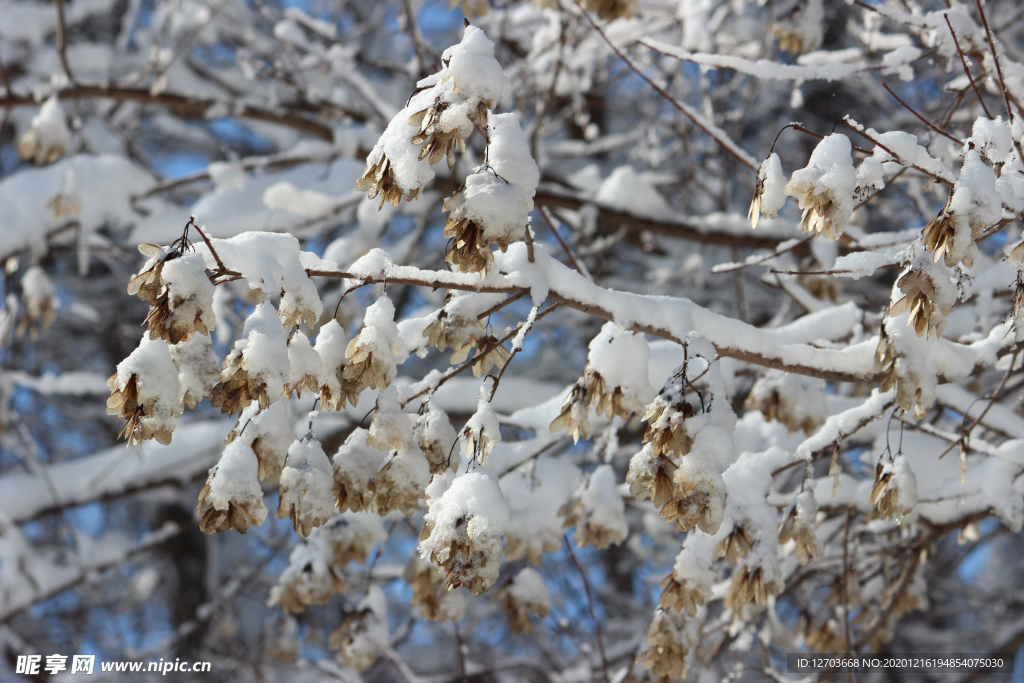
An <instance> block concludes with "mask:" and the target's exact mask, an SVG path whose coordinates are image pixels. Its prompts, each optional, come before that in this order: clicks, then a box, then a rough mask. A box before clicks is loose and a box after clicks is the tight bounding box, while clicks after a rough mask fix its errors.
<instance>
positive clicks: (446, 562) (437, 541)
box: [419, 472, 509, 595]
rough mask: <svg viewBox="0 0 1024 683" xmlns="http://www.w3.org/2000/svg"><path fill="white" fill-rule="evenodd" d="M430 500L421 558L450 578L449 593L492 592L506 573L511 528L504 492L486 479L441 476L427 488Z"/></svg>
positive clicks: (473, 475)
mask: <svg viewBox="0 0 1024 683" xmlns="http://www.w3.org/2000/svg"><path fill="white" fill-rule="evenodd" d="M427 495H428V496H429V498H430V501H429V505H428V510H427V514H426V516H425V517H424V518H423V531H422V532H421V533H420V544H419V552H420V556H421V557H423V558H429V559H430V561H431V562H433V563H434V564H436V565H437V566H438V567H441V569H443V570H444V572H445V582H446V583H447V585H448V587H449V588H458V587H459V586H465V587H467V588H468V589H469V590H470V592H472V593H473V594H474V595H477V594H479V593H483V592H485V591H487V590H488V589H490V587H491V586H492V585H494V582H495V581H496V580H497V578H498V572H499V570H500V568H501V554H502V547H501V536H502V534H504V533H505V530H506V528H507V527H508V522H509V510H508V504H507V503H506V502H505V498H504V497H503V496H502V494H501V489H500V488H498V485H497V483H495V482H494V480H493V479H491V478H490V477H489V476H487V475H486V474H481V473H478V472H470V473H468V474H463V475H462V476H460V477H457V478H455V477H453V476H452V475H451V473H445V474H444V475H438V476H435V477H434V481H433V482H431V484H430V486H428V487H427Z"/></svg>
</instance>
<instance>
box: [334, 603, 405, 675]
mask: <svg viewBox="0 0 1024 683" xmlns="http://www.w3.org/2000/svg"><path fill="white" fill-rule="evenodd" d="M389 645H390V642H389V634H388V603H387V598H386V597H385V596H384V591H382V590H381V588H380V586H370V589H369V590H368V591H367V593H366V597H365V598H363V600H362V601H361V602H360V603H359V604H358V605H356V608H355V610H353V611H352V613H351V614H349V615H348V616H347V617H345V620H344V621H343V622H342V623H341V626H339V627H338V628H336V629H335V630H334V631H333V632H332V633H331V635H330V637H329V638H328V647H330V648H331V649H332V650H340V652H341V659H342V661H344V662H345V666H349V667H352V668H353V669H355V670H356V671H366V670H367V669H369V668H370V666H371V665H373V663H374V662H375V661H377V658H378V657H380V655H381V654H382V653H383V652H384V651H385V650H386V649H387V648H388V646H389Z"/></svg>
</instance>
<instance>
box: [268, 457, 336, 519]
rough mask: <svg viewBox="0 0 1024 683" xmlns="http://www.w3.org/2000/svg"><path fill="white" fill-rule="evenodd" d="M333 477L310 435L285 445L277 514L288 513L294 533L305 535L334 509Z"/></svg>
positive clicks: (283, 514) (278, 515) (326, 460)
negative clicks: (285, 454)
mask: <svg viewBox="0 0 1024 683" xmlns="http://www.w3.org/2000/svg"><path fill="white" fill-rule="evenodd" d="M333 481H334V479H333V478H332V477H331V463H330V461H329V460H328V459H327V455H326V454H325V453H324V449H323V447H321V446H320V442H319V441H317V440H316V439H313V438H306V439H303V440H302V441H296V442H295V443H293V444H292V446H291V448H289V449H288V459H287V461H286V462H285V467H284V469H283V470H281V485H280V503H279V504H278V506H277V518H278V519H284V518H285V517H288V518H289V519H291V520H292V525H293V526H294V527H295V533H297V534H299V535H300V536H302V537H303V538H305V537H307V536H309V534H310V532H311V531H312V530H313V529H314V528H315V527H318V526H320V525H321V524H323V523H324V522H326V521H327V520H328V519H329V518H330V516H331V512H332V511H333V510H334V499H333V497H332V496H331V485H332V484H333Z"/></svg>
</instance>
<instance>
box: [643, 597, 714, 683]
mask: <svg viewBox="0 0 1024 683" xmlns="http://www.w3.org/2000/svg"><path fill="white" fill-rule="evenodd" d="M698 627H699V623H698V622H697V621H696V620H695V619H690V618H688V617H685V616H683V615H674V614H672V613H670V612H667V611H665V610H662V609H657V610H655V611H654V619H653V620H652V621H651V625H650V626H649V627H648V628H647V650H646V651H645V652H643V653H641V654H640V656H639V657H638V658H637V659H638V660H639V661H640V663H642V664H643V666H644V668H645V669H649V670H650V671H651V673H652V674H654V675H655V676H663V677H665V678H666V679H668V680H679V679H682V678H684V677H685V676H686V671H687V668H688V666H687V660H688V659H689V657H690V653H691V651H693V650H694V649H695V648H696V647H697V644H698V641H699V636H698Z"/></svg>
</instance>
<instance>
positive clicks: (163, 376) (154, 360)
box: [107, 336, 182, 445]
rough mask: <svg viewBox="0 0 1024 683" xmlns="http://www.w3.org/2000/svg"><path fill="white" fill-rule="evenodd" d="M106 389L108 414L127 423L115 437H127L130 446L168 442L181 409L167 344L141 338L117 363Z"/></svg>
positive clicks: (176, 371)
mask: <svg viewBox="0 0 1024 683" xmlns="http://www.w3.org/2000/svg"><path fill="white" fill-rule="evenodd" d="M107 386H108V387H110V392H111V394H110V398H108V399H107V414H108V415H117V416H119V417H121V418H122V419H124V420H126V421H127V422H125V425H124V428H123V429H122V430H121V434H119V435H118V438H120V436H122V435H123V436H126V437H127V439H128V443H129V444H135V443H142V442H143V441H144V440H146V439H153V438H155V439H156V440H157V441H159V442H160V443H162V444H164V445H167V444H169V443H171V433H172V432H173V431H174V426H175V424H176V423H177V418H178V415H180V414H181V410H182V409H181V402H180V399H179V397H178V394H179V392H180V390H181V383H180V382H179V380H178V370H177V368H175V367H174V361H173V360H172V359H171V353H170V351H169V350H168V347H167V344H165V343H164V342H163V341H161V340H159V339H156V340H154V339H150V338H149V337H145V336H144V337H143V338H142V340H141V341H140V342H139V346H138V348H136V349H135V350H134V351H133V352H132V353H131V355H130V356H128V357H127V358H125V359H124V360H123V361H121V362H120V363H118V365H117V372H115V373H114V374H113V375H111V377H110V379H108V380H107Z"/></svg>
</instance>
